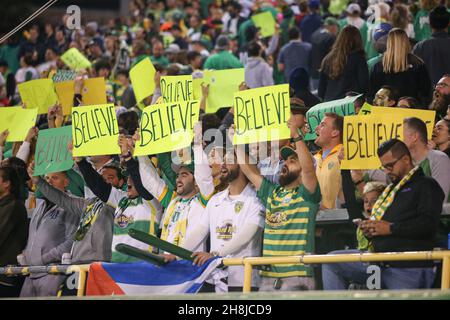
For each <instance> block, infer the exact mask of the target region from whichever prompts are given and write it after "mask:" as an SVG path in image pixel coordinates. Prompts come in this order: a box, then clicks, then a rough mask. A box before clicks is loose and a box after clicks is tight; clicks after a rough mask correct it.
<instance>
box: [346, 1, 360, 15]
mask: <svg viewBox="0 0 450 320" xmlns="http://www.w3.org/2000/svg"><path fill="white" fill-rule="evenodd" d="M345 11H347V12H348V13H357V12H359V13H360V12H361V7H360V6H359V4H357V3H350V4H349V5H348V7H347V9H346V10H345Z"/></svg>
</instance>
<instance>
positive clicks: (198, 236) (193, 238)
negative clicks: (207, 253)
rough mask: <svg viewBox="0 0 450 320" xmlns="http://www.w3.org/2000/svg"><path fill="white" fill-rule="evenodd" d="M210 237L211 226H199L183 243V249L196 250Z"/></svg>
mask: <svg viewBox="0 0 450 320" xmlns="http://www.w3.org/2000/svg"><path fill="white" fill-rule="evenodd" d="M208 235H209V226H205V225H204V224H199V225H198V226H197V227H196V228H195V229H194V230H193V231H192V233H191V234H190V236H189V237H187V238H186V239H185V240H184V241H183V248H185V249H187V250H190V251H192V250H194V249H195V248H198V247H199V246H200V244H201V243H202V242H203V241H205V239H206V237H207V236H208Z"/></svg>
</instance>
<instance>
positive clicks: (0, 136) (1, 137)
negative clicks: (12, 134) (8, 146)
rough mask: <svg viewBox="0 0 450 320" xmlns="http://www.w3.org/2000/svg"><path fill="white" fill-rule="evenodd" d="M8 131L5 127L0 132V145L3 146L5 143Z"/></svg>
mask: <svg viewBox="0 0 450 320" xmlns="http://www.w3.org/2000/svg"><path fill="white" fill-rule="evenodd" d="M8 135H9V131H8V129H6V130H5V131H3V132H2V133H0V147H4V146H5V143H6V139H7V138H8Z"/></svg>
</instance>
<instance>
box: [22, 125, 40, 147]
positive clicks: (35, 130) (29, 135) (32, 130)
mask: <svg viewBox="0 0 450 320" xmlns="http://www.w3.org/2000/svg"><path fill="white" fill-rule="evenodd" d="M38 133H39V129H38V128H37V127H31V128H30V130H28V133H27V136H26V138H25V141H26V142H29V143H31V140H33V139H34V138H35V137H36V136H37V135H38Z"/></svg>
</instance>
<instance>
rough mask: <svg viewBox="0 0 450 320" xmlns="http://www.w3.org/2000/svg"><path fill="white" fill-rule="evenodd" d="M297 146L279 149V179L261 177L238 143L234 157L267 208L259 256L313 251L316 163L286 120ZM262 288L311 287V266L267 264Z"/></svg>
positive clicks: (282, 289) (313, 286)
mask: <svg viewBox="0 0 450 320" xmlns="http://www.w3.org/2000/svg"><path fill="white" fill-rule="evenodd" d="M289 128H290V130H291V137H292V138H293V141H294V142H295V149H294V148H292V147H290V146H285V147H283V148H281V150H280V153H281V157H282V158H283V159H284V161H285V163H284V165H283V167H282V169H281V174H280V184H274V183H272V182H270V181H269V180H267V179H266V178H264V177H263V176H262V175H261V174H260V172H259V171H258V168H257V167H256V165H252V164H250V163H251V162H249V157H248V155H247V154H246V153H245V152H244V150H242V149H241V148H240V147H238V148H237V149H236V150H237V151H236V152H237V154H238V162H239V165H240V167H241V170H242V171H243V173H244V174H245V175H246V176H247V178H248V179H249V180H250V181H251V182H252V183H253V185H254V186H255V189H256V190H257V196H258V198H259V199H260V200H261V202H262V203H263V205H264V206H265V207H266V214H265V216H266V223H265V227H264V237H263V256H264V257H279V256H292V255H304V254H310V253H313V252H314V234H315V232H314V228H315V220H316V213H317V211H318V209H319V203H320V200H321V195H320V188H319V183H318V181H317V177H316V173H315V169H314V163H313V160H312V157H311V154H310V153H309V151H308V147H307V146H306V144H305V143H304V142H303V141H302V140H303V139H302V136H301V135H300V134H299V132H298V130H297V128H296V127H295V126H294V125H293V124H292V123H291V122H289ZM261 276H262V283H261V286H260V291H278V290H281V291H294V290H313V289H314V288H315V280H314V277H313V270H312V268H311V266H309V265H303V264H296V265H270V266H268V267H267V268H266V269H265V270H263V271H262V272H261Z"/></svg>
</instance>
